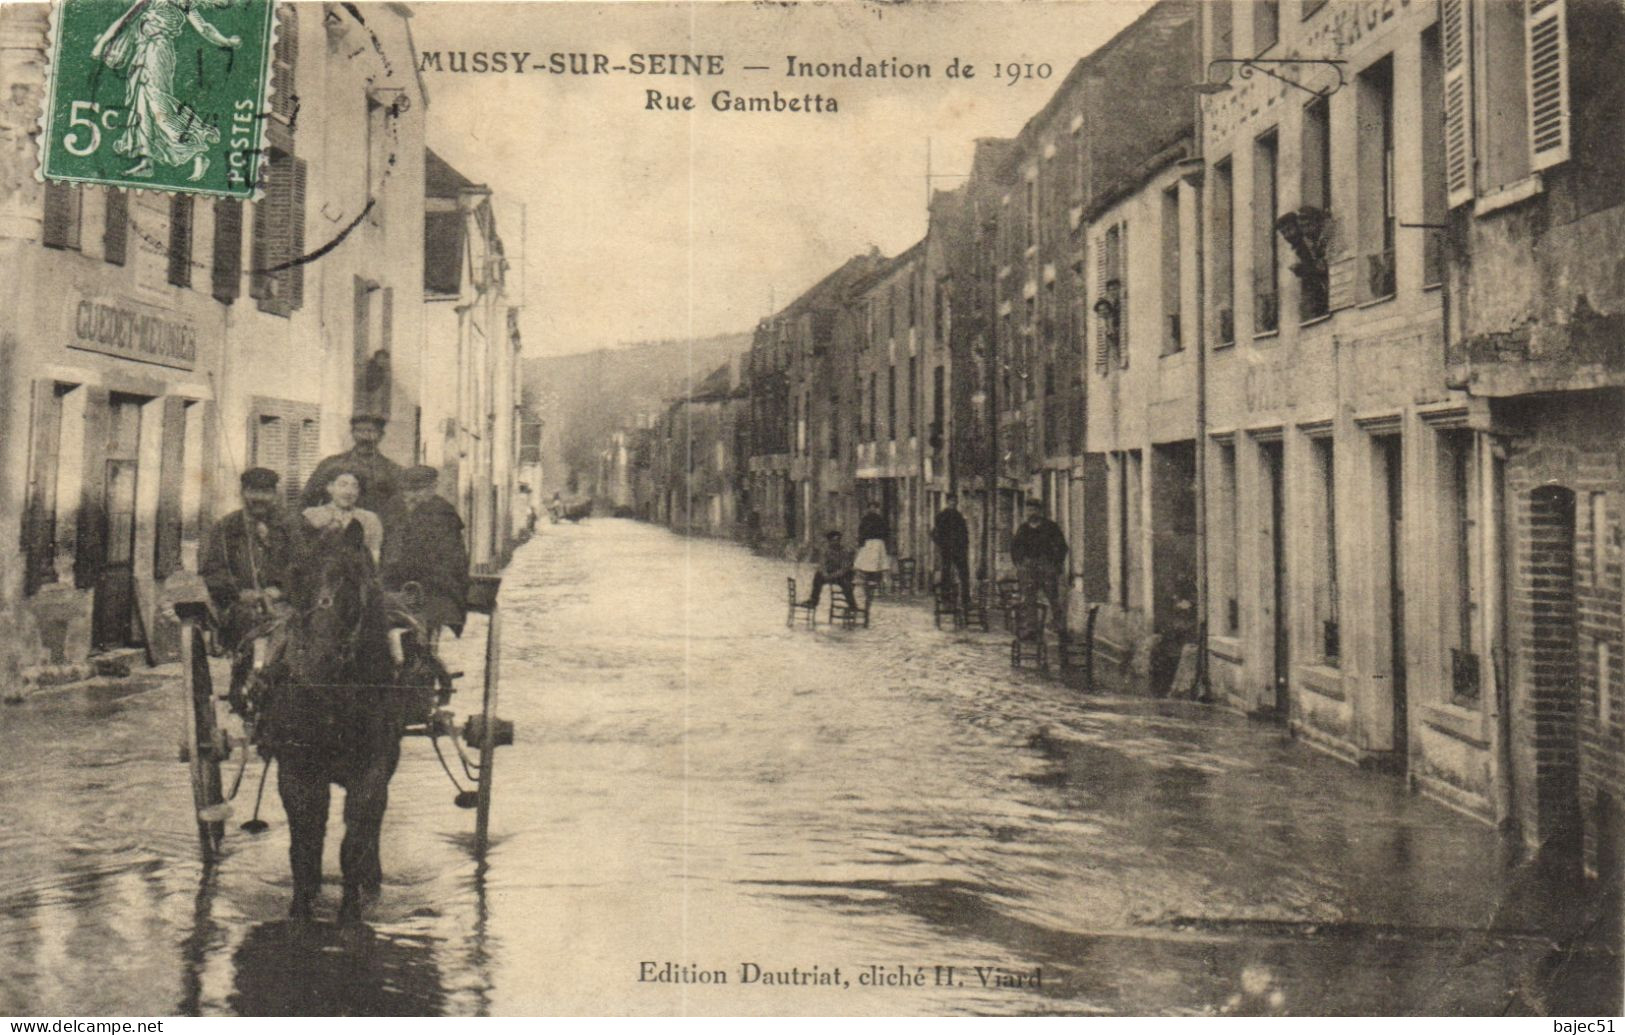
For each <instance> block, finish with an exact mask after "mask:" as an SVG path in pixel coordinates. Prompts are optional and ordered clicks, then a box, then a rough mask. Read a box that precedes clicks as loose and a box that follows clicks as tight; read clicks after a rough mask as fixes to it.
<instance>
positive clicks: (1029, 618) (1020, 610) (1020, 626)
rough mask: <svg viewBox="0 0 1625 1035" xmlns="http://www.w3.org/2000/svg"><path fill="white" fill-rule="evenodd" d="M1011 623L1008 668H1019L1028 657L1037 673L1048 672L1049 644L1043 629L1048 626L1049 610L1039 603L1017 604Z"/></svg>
mask: <svg viewBox="0 0 1625 1035" xmlns="http://www.w3.org/2000/svg"><path fill="white" fill-rule="evenodd" d="M1014 611H1015V612H1016V613H1015V618H1014V620H1013V621H1012V623H1011V632H1012V633H1014V635H1013V636H1011V637H1010V667H1011V668H1020V667H1021V666H1022V665H1023V664H1024V663H1025V662H1026V661H1027V659H1028V658H1029V657H1030V658H1031V659H1032V661H1033V663H1034V664H1035V665H1037V666H1038V671H1040V672H1048V671H1049V644H1048V642H1047V640H1046V637H1045V628H1046V627H1047V626H1048V624H1049V621H1048V619H1049V608H1048V606H1046V605H1045V604H1044V603H1043V602H1041V601H1033V602H1031V603H1026V604H1022V603H1018V604H1017V605H1016V607H1015V608H1014Z"/></svg>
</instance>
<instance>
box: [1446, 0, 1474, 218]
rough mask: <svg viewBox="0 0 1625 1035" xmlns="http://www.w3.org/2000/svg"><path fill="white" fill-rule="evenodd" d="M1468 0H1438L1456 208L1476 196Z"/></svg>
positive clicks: (1451, 199)
mask: <svg viewBox="0 0 1625 1035" xmlns="http://www.w3.org/2000/svg"><path fill="white" fill-rule="evenodd" d="M1470 13H1471V12H1470V9H1469V8H1468V0H1439V25H1440V43H1441V49H1442V50H1443V52H1444V183H1445V198H1446V203H1447V204H1448V205H1449V207H1450V208H1455V207H1456V206H1457V205H1460V204H1461V203H1462V202H1464V201H1469V200H1471V199H1472V196H1473V77H1472V39H1471V35H1472V19H1471V17H1470Z"/></svg>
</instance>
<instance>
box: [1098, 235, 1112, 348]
mask: <svg viewBox="0 0 1625 1035" xmlns="http://www.w3.org/2000/svg"><path fill="white" fill-rule="evenodd" d="M1110 279H1112V274H1111V266H1110V264H1109V261H1108V256H1107V254H1106V238H1104V237H1102V238H1100V239H1099V240H1097V241H1096V242H1095V300H1096V301H1097V302H1098V301H1100V300H1102V299H1104V298H1105V297H1106V282H1107V281H1108V280H1110ZM1110 322H1111V321H1110V320H1108V319H1106V318H1105V317H1103V316H1101V315H1100V314H1099V313H1096V314H1095V373H1097V374H1100V375H1101V376H1102V377H1104V376H1105V374H1106V370H1107V368H1108V366H1109V364H1110V362H1111V361H1110V359H1109V358H1108V357H1107V354H1106V349H1107V346H1108V345H1109V344H1110V343H1109V341H1108V339H1107V337H1106V327H1107V324H1109V323H1110Z"/></svg>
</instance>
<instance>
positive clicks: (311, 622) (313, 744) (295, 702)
mask: <svg viewBox="0 0 1625 1035" xmlns="http://www.w3.org/2000/svg"><path fill="white" fill-rule="evenodd" d="M304 531H305V534H304V536H303V537H301V539H300V541H299V543H298V545H297V546H296V548H295V558H294V563H293V565H292V566H291V567H292V585H291V586H290V587H289V600H288V602H289V604H290V605H291V607H292V613H291V615H290V616H289V618H288V619H287V623H286V626H285V630H286V640H285V643H284V645H283V648H282V651H281V654H280V657H279V659H278V660H277V662H276V663H275V664H274V666H273V672H272V674H271V677H270V678H269V679H267V680H266V681H265V684H264V685H265V687H266V691H265V701H264V703H263V706H262V708H261V709H260V713H261V714H260V721H259V723H258V726H257V729H256V739H257V740H258V742H259V744H260V748H261V750H262V751H263V752H265V753H266V754H267V755H269V756H273V757H275V758H276V761H277V791H278V792H279V793H280V794H281V796H282V805H283V808H284V809H285V810H286V811H287V814H288V826H289V832H290V836H291V843H290V845H289V849H288V855H289V859H290V861H291V862H292V864H293V906H292V908H291V910H290V915H291V916H293V917H295V918H303V917H309V916H310V915H311V910H312V907H313V906H314V904H315V902H316V898H317V894H318V892H319V890H320V888H321V881H322V842H323V839H324V838H325V836H326V832H327V812H328V800H329V789H330V785H332V784H335V783H336V784H338V785H340V786H341V787H343V788H344V791H345V794H344V843H343V844H342V845H341V846H340V850H339V859H340V863H341V866H342V868H343V874H344V897H343V900H342V902H341V904H340V906H339V919H340V920H355V919H359V918H360V916H361V914H362V912H363V910H364V909H365V908H366V906H367V905H369V904H371V903H372V902H373V901H375V900H376V899H377V897H378V893H379V889H380V886H381V884H382V882H383V869H382V866H381V864H380V862H379V857H378V841H379V834H380V831H381V829H382V826H383V821H384V809H385V808H386V807H387V806H388V804H389V780H390V777H391V776H393V775H394V774H395V766H396V764H397V763H398V762H399V761H400V757H401V735H402V732H403V730H404V728H405V726H406V724H407V722H408V721H411V720H414V719H417V718H420V717H421V716H422V713H423V712H424V711H425V707H424V706H425V691H424V690H423V689H422V688H421V687H420V686H418V685H416V684H415V681H412V680H401V679H399V678H398V673H397V666H396V664H395V661H394V659H393V657H392V655H391V652H390V638H389V637H390V626H391V624H392V616H394V615H396V614H398V611H396V610H395V609H394V608H393V607H392V606H391V601H390V599H389V598H388V597H387V595H386V594H385V593H384V592H383V590H382V589H381V587H380V586H379V583H378V579H377V574H376V572H375V570H374V566H373V561H372V555H371V554H370V553H369V552H368V551H367V548H366V545H365V542H364V541H363V539H362V535H361V526H360V525H359V524H356V523H354V522H352V523H351V524H350V525H348V526H347V527H346V528H345V529H344V530H343V531H336V530H332V529H326V530H321V531H317V530H313V529H308V528H307V529H305V530H304ZM428 696H429V698H430V699H431V700H432V696H433V691H432V690H430V691H429V692H428Z"/></svg>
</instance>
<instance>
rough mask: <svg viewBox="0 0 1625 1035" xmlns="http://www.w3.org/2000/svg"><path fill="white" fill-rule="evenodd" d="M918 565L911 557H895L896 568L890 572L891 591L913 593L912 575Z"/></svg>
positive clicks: (916, 570) (913, 575)
mask: <svg viewBox="0 0 1625 1035" xmlns="http://www.w3.org/2000/svg"><path fill="white" fill-rule="evenodd" d="M918 570H919V569H918V566H917V565H916V563H915V560H914V558H912V557H899V558H897V568H896V570H895V571H893V572H892V573H891V588H892V592H893V593H913V592H914V577H915V574H916V573H917V572H918Z"/></svg>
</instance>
